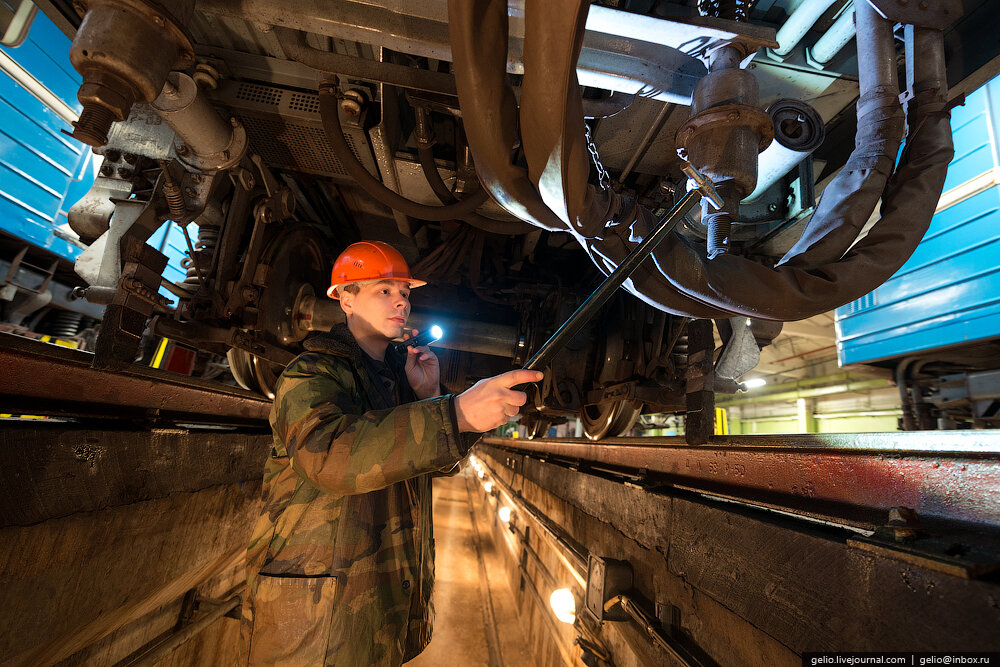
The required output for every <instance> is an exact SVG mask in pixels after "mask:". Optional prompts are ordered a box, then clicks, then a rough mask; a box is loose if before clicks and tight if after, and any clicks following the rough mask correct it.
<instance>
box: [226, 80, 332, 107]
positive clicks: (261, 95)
mask: <svg viewBox="0 0 1000 667" xmlns="http://www.w3.org/2000/svg"><path fill="white" fill-rule="evenodd" d="M282 93H283V91H282V90H281V89H280V88H272V87H271V86H258V85H256V84H253V83H241V84H240V85H239V87H238V88H237V89H236V99H238V100H243V101H245V102H253V103H254V104H268V105H271V106H275V107H276V106H279V105H280V104H281V96H282ZM317 105H318V97H317Z"/></svg>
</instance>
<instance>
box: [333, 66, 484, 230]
mask: <svg viewBox="0 0 1000 667" xmlns="http://www.w3.org/2000/svg"><path fill="white" fill-rule="evenodd" d="M337 106H338V105H337V96H336V95H335V93H334V90H333V89H332V88H328V87H326V86H323V87H321V88H320V89H319V114H320V118H321V119H322V120H323V131H324V133H325V134H326V139H327V141H329V142H330V147H331V148H332V149H333V153H334V155H335V156H336V157H337V159H338V160H339V161H340V164H341V165H343V167H344V170H345V171H347V173H348V175H350V177H351V178H353V179H354V180H355V182H357V184H358V185H359V186H361V189H362V190H364V191H365V192H367V193H368V194H369V195H370V196H371V197H373V198H374V199H376V200H378V201H380V202H381V203H383V204H385V205H386V206H388V207H389V208H392V209H395V210H397V211H399V212H400V213H403V214H404V215H408V216H411V217H414V218H419V219H421V220H430V221H434V222H441V221H443V220H455V219H460V218H462V217H463V216H466V215H468V214H469V213H471V212H472V211H474V210H475V209H477V208H478V207H480V206H482V205H483V203H484V202H485V201H486V200H487V199H488V198H489V194H488V193H487V192H486V190H485V189H480V190H477V191H476V192H474V193H472V194H471V195H469V196H468V197H466V198H465V199H463V200H462V201H459V202H455V203H454V204H449V205H448V206H427V205H425V204H420V203H418V202H415V201H413V200H411V199H407V198H406V197H403V196H401V195H399V194H398V193H396V192H393V191H392V190H390V189H389V188H387V187H385V186H384V185H382V183H381V182H379V180H378V179H376V178H375V177H374V176H372V175H371V174H369V173H368V170H367V169H365V168H364V166H363V165H362V164H361V163H360V162H358V159H357V158H356V157H355V156H354V153H353V152H352V151H351V148H350V147H349V146H348V145H347V140H346V139H345V138H344V130H343V128H342V127H341V125H340V113H339V109H338V108H337Z"/></svg>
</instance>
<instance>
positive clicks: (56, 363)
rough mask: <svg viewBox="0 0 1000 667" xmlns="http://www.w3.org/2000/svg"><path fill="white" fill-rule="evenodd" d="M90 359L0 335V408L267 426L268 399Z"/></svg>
mask: <svg viewBox="0 0 1000 667" xmlns="http://www.w3.org/2000/svg"><path fill="white" fill-rule="evenodd" d="M92 359H93V355H92V354H90V353H87V352H81V351H79V350H73V349H69V348H64V347H60V346H57V345H50V344H48V343H43V342H40V341H36V340H31V339H29V338H24V337H22V336H16V335H13V334H6V333H0V368H3V369H4V381H3V383H2V384H0V412H8V413H9V412H14V413H18V412H21V413H27V414H49V415H52V414H57V415H73V416H83V417H99V418H108V417H111V418H114V417H142V418H149V417H154V418H156V419H167V420H174V421H184V422H193V423H206V424H209V423H210V424H230V425H241V426H245V425H252V426H266V425H267V418H268V415H269V414H270V412H271V402H270V401H268V400H266V399H264V397H262V396H259V395H257V394H254V393H252V392H249V391H245V390H243V389H239V388H236V387H229V386H226V385H223V384H219V383H215V382H209V381H206V380H201V379H198V378H190V377H186V376H183V375H179V374H177V373H171V372H169V371H162V370H158V369H155V368H146V367H143V366H138V365H133V366H129V367H128V368H127V369H124V370H116V371H109V370H103V369H95V368H91V366H90V363H91V360H92Z"/></svg>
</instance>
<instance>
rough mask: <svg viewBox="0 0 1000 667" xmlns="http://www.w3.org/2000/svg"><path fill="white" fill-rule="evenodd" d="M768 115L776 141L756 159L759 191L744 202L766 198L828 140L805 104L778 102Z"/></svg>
mask: <svg viewBox="0 0 1000 667" xmlns="http://www.w3.org/2000/svg"><path fill="white" fill-rule="evenodd" d="M767 114H768V115H769V116H770V117H771V124H772V125H773V126H774V141H772V142H771V145H770V146H768V147H767V148H765V149H764V152H762V153H761V154H760V155H758V156H757V187H755V188H754V190H753V192H751V193H750V194H748V195H747V196H746V198H745V199H744V201H751V200H753V199H756V198H757V197H759V196H760V195H762V194H764V192H765V191H766V190H767V189H768V188H769V187H771V186H772V185H774V184H775V183H777V182H778V179H780V178H782V177H783V176H784V175H785V174H787V173H788V172H789V171H791V170H792V169H793V168H794V167H795V166H796V165H798V164H799V163H800V162H802V160H804V159H806V158H807V157H809V155H810V154H811V153H812V152H813V151H814V150H816V149H817V148H819V146H820V144H822V143H823V139H824V138H826V128H825V127H824V125H823V119H822V118H821V117H820V115H819V114H818V113H817V112H816V110H815V109H813V108H812V107H811V106H809V105H808V104H806V103H805V102H801V101H799V100H778V101H777V102H775V103H773V104H772V105H771V106H769V107H768V108H767Z"/></svg>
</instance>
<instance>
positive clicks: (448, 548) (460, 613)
mask: <svg viewBox="0 0 1000 667" xmlns="http://www.w3.org/2000/svg"><path fill="white" fill-rule="evenodd" d="M467 479H468V477H467V475H466V474H464V473H462V474H459V475H456V476H454V477H440V478H437V479H435V480H434V539H435V541H436V549H437V555H436V559H437V560H436V570H437V581H436V584H435V588H434V608H435V612H436V617H435V621H434V636H433V638H432V639H431V643H430V644H429V645H428V646H427V648H426V649H424V652H423V653H422V654H420V655H419V656H417V658H416V659H414V660H412V661H410V662H408V663H407V665H412V666H414V667H451V666H452V665H454V666H456V667H457V666H459V665H461V666H462V667H466V666H469V667H473V666H476V665H489V666H490V667H495V666H497V665H504V666H509V667H518V666H520V665H524V666H526V667H527V666H528V665H531V664H533V662H532V660H531V659H530V656H529V655H528V654H527V652H526V650H525V646H524V642H523V637H524V632H522V629H521V627H520V621H519V618H518V613H517V608H516V606H515V603H514V597H513V595H512V594H511V592H510V589H509V588H508V587H507V584H506V580H505V578H504V577H503V576H502V575H501V570H500V567H501V566H500V562H499V555H498V553H497V552H496V551H495V549H494V546H493V543H492V541H491V540H490V538H489V533H488V531H487V528H486V526H483V525H477V523H476V522H475V521H474V519H473V516H474V515H473V512H472V504H471V502H470V497H469V488H468V486H467ZM482 521H483V519H482V517H480V521H479V523H480V524H481V523H482ZM484 574H485V578H484V576H483V575H484ZM491 583H492V585H490V584H491Z"/></svg>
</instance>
